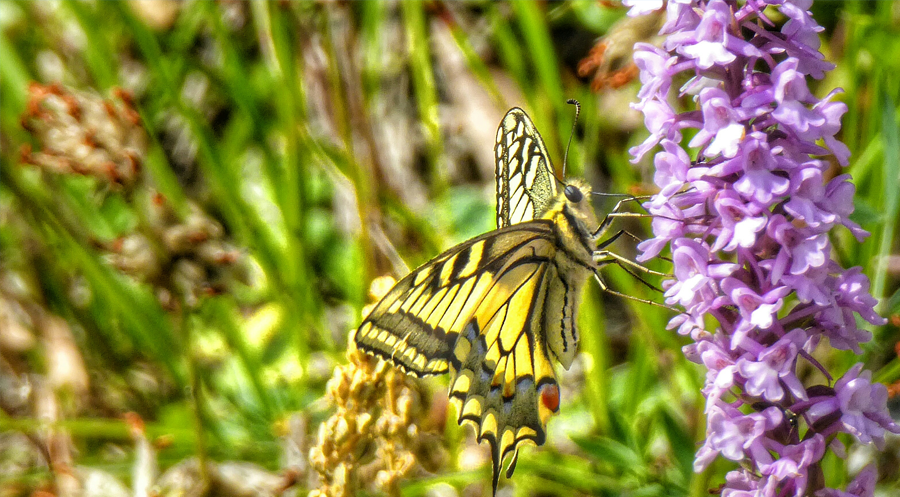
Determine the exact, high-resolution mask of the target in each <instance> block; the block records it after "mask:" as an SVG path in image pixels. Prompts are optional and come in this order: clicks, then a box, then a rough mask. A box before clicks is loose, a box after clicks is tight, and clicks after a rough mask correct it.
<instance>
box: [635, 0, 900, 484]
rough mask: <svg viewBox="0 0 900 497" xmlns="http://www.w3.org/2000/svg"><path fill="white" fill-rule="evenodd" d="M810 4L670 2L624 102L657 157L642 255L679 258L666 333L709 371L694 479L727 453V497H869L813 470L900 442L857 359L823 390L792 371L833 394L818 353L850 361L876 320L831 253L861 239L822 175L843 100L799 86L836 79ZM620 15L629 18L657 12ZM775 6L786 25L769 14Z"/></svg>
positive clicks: (844, 155) (835, 159)
mask: <svg viewBox="0 0 900 497" xmlns="http://www.w3.org/2000/svg"><path fill="white" fill-rule="evenodd" d="M811 3H812V1H811V0H747V1H746V2H741V3H739V2H737V1H736V0H669V1H668V2H667V3H666V16H667V19H666V23H665V24H664V26H663V28H662V30H661V32H660V34H662V35H666V36H667V38H666V40H665V41H664V42H663V47H662V48H658V47H653V46H651V45H648V44H637V45H635V51H636V53H635V56H634V59H635V62H636V64H637V66H638V68H639V69H640V72H641V74H640V78H641V83H642V88H641V90H640V92H639V93H638V98H639V99H640V101H639V102H637V103H635V104H633V106H634V108H635V109H638V110H640V111H641V112H643V114H644V120H645V123H646V125H647V128H648V129H649V130H650V136H649V137H648V138H647V139H646V140H645V141H644V142H643V143H642V144H640V145H639V146H637V147H635V148H633V149H632V150H631V154H632V156H633V161H634V162H637V161H639V160H641V158H642V157H643V156H644V155H645V154H647V153H649V152H651V151H656V150H658V145H661V146H662V150H661V151H659V152H657V153H656V155H655V157H654V161H653V162H654V164H655V166H656V174H655V175H654V181H655V182H656V184H657V186H659V188H660V193H659V194H657V195H656V196H655V197H654V198H653V199H652V200H651V201H650V202H648V203H647V204H646V207H647V208H648V210H649V211H650V212H651V213H652V214H654V215H655V218H654V220H653V233H654V236H655V237H654V238H652V239H650V240H647V241H645V242H643V243H641V245H640V249H641V250H642V251H643V254H642V255H641V256H640V257H639V260H647V259H650V258H652V257H655V256H657V255H658V254H659V253H660V252H661V251H662V250H663V249H664V248H665V247H666V246H669V247H670V248H671V252H672V260H673V265H674V271H673V273H674V279H673V280H672V281H667V282H665V283H664V284H663V288H665V289H666V292H665V298H666V302H667V303H668V304H670V305H675V306H680V307H681V308H683V309H684V312H683V313H682V314H680V315H678V316H676V317H675V318H673V319H672V320H671V321H670V322H669V325H668V328H669V329H677V331H678V333H680V334H682V335H689V336H690V337H691V338H692V339H693V340H694V343H692V344H691V345H687V346H685V347H684V349H683V350H684V353H685V355H686V357H687V358H688V359H689V360H691V361H694V362H696V363H699V364H702V365H704V366H705V367H706V368H707V371H708V372H707V375H706V385H705V386H704V388H703V394H704V395H705V396H706V399H707V405H706V412H707V415H708V419H707V438H706V441H705V443H704V444H703V446H702V447H701V448H700V450H699V451H698V452H697V458H696V461H695V464H694V467H695V469H696V470H698V471H701V470H703V469H705V468H706V467H707V466H708V465H709V464H711V463H712V462H713V461H714V460H715V459H716V458H718V457H719V456H721V457H723V458H725V459H727V460H730V461H735V462H739V463H740V464H741V465H742V469H741V470H737V471H732V472H730V473H728V475H727V476H726V480H725V484H724V486H723V487H722V488H721V494H722V495H723V496H725V497H749V496H751V495H752V496H761V495H763V496H779V497H781V496H789V495H795V496H806V495H817V496H822V497H828V496H833V497H846V496H856V497H862V496H863V495H865V496H870V495H872V492H873V489H874V481H875V474H874V469H866V470H864V471H863V472H862V473H860V475H859V476H858V477H857V479H856V480H854V481H853V483H851V484H850V486H849V487H847V490H846V491H839V490H836V489H828V488H823V487H822V485H823V483H822V482H821V480H822V479H821V478H819V477H818V476H817V475H819V474H821V472H822V469H821V468H820V467H819V465H820V461H821V460H822V458H823V457H824V455H825V452H826V450H828V449H829V448H831V450H837V449H839V446H838V445H839V444H836V443H835V442H836V439H835V438H834V437H835V435H836V434H837V433H839V432H843V433H849V434H850V435H852V436H853V437H855V438H856V439H857V440H858V441H859V442H861V443H874V444H875V445H876V446H878V447H880V446H881V445H882V444H883V443H884V437H885V434H886V433H887V432H893V433H900V426H898V425H897V424H896V423H894V421H893V420H892V419H891V418H890V417H889V416H888V412H887V407H886V401H887V390H886V389H885V387H884V385H881V384H876V383H872V379H871V378H872V377H871V373H870V372H868V371H864V370H863V369H862V365H861V364H859V365H857V366H854V367H853V368H852V369H851V370H850V371H848V372H847V373H846V374H845V375H844V376H843V377H841V378H840V379H839V380H837V381H836V382H835V383H834V385H833V386H829V385H805V384H804V383H803V382H802V381H801V380H800V378H799V377H798V376H797V368H798V364H800V363H803V362H806V363H808V364H811V365H812V366H813V367H815V368H816V369H818V370H819V371H821V372H822V373H823V374H824V375H825V377H826V378H828V379H829V381H830V378H831V376H830V375H829V373H828V372H827V371H826V370H825V367H824V366H823V365H821V364H819V363H818V362H816V360H815V359H814V358H813V352H814V351H815V349H816V348H817V347H818V346H819V345H820V344H822V343H828V344H830V346H831V347H833V348H836V349H843V350H852V351H854V352H856V353H860V352H861V349H860V344H861V343H864V342H866V341H868V340H869V339H871V332H869V331H868V330H865V329H861V328H859V326H858V325H857V321H858V320H859V318H861V320H859V322H862V320H865V321H867V322H868V323H871V324H872V325H882V324H884V322H885V320H884V319H883V318H881V317H880V316H879V315H878V314H877V313H876V312H875V310H874V308H875V305H876V303H877V301H876V300H875V298H873V297H872V296H871V295H870V294H869V280H868V278H867V277H866V276H865V275H864V274H863V273H862V270H861V269H860V268H851V269H844V268H842V267H840V265H839V264H838V263H837V262H835V261H834V260H832V258H831V254H832V247H831V242H830V238H829V235H830V233H831V232H832V230H835V229H840V228H839V227H840V226H843V227H844V228H846V229H848V230H850V232H851V233H852V234H853V235H854V236H855V237H856V239H857V240H859V241H862V240H863V239H864V238H865V237H866V236H867V235H868V234H867V233H866V232H865V231H863V230H862V228H860V226H859V225H857V224H856V223H854V222H853V221H851V220H850V215H851V214H852V212H853V195H854V193H855V188H854V186H853V184H852V183H851V182H850V177H849V175H839V176H837V177H835V178H833V179H830V180H829V178H830V177H831V176H832V174H831V173H830V169H831V167H832V163H836V164H839V165H841V166H846V165H847V163H848V158H849V155H850V152H849V150H848V149H847V147H846V146H845V145H844V144H843V143H841V142H840V141H839V140H838V139H837V138H836V136H837V135H838V133H840V130H841V122H840V121H841V116H843V114H844V113H845V112H847V106H846V105H844V104H843V103H840V102H834V101H832V99H833V97H834V96H835V95H836V94H837V93H839V90H834V91H832V92H831V93H829V94H828V95H827V96H825V98H823V99H819V98H817V97H816V96H815V95H813V93H812V92H811V91H810V87H809V84H808V83H809V78H814V79H822V78H823V77H824V76H825V73H826V72H827V71H829V70H831V69H832V68H833V65H832V64H830V63H828V62H825V58H824V56H823V55H822V54H821V53H820V52H819V45H820V42H819V38H818V33H819V32H821V31H822V28H821V27H820V26H819V25H818V24H817V23H816V22H815V20H814V19H813V17H812V14H811V13H810V12H809V8H810V5H811ZM626 5H629V6H630V7H631V11H630V12H629V15H639V14H641V13H644V12H647V11H649V10H659V9H661V8H662V4H661V3H659V2H641V1H638V0H626ZM775 11H778V13H780V16H777V18H778V19H785V20H786V21H782V23H781V25H780V26H779V25H778V24H777V23H776V22H773V20H772V19H776V17H774V16H773V17H769V16H768V14H774V13H775ZM684 81H687V82H686V83H682V82H684ZM675 82H677V84H674V85H673V83H675ZM678 85H681V87H680V88H681V89H680V92H681V93H680V95H678V96H680V97H693V98H692V99H690V98H683V99H682V103H683V104H687V105H688V106H689V108H688V109H686V110H685V111H684V112H679V110H678V109H679V108H680V107H678V105H676V104H675V103H674V102H675V101H676V100H675V99H674V98H672V97H673V95H671V93H672V91H673V88H678V87H679V86H678ZM684 130H688V131H687V132H685V131H684ZM690 130H693V131H690ZM682 133H686V134H687V136H692V138H691V139H690V140H689V142H688V140H685V139H683V137H682ZM822 144H824V146H823V145H822ZM829 156H830V159H829ZM690 157H697V160H696V161H691V160H690ZM710 318H712V319H710ZM713 320H715V321H717V322H718V326H717V327H716V328H715V329H707V326H708V323H711V322H713ZM823 337H824V338H827V341H823V340H822V338H823ZM835 376H837V375H835ZM836 448H837V449H836Z"/></svg>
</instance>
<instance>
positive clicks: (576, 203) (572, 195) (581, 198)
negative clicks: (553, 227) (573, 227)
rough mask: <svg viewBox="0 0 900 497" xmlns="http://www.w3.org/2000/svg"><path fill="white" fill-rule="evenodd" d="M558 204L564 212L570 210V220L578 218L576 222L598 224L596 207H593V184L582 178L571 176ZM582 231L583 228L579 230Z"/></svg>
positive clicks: (584, 224)
mask: <svg viewBox="0 0 900 497" xmlns="http://www.w3.org/2000/svg"><path fill="white" fill-rule="evenodd" d="M557 199H558V202H560V203H559V204H557V205H558V206H559V207H558V208H559V209H560V210H561V211H562V212H568V213H569V215H570V216H571V217H570V222H571V221H575V220H577V223H576V224H579V225H583V226H585V227H587V226H593V225H595V224H596V217H595V215H594V209H593V207H591V202H590V199H591V186H590V185H589V184H588V183H587V182H586V181H584V180H582V179H580V178H570V179H569V181H568V182H567V183H565V186H564V187H563V191H562V195H559V196H558V197H557ZM579 231H581V230H579Z"/></svg>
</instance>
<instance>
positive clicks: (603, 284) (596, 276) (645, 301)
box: [594, 271, 681, 312]
mask: <svg viewBox="0 0 900 497" xmlns="http://www.w3.org/2000/svg"><path fill="white" fill-rule="evenodd" d="M635 277H636V278H638V277H637V276H635ZM594 279H596V280H597V283H598V284H599V285H600V290H602V291H604V292H606V293H608V294H610V295H615V296H617V297H622V298H623V299H628V300H634V301H635V302H640V303H642V304H649V305H653V306H656V307H662V308H663V309H669V310H670V311H675V312H681V311H679V310H678V309H675V308H673V307H669V306H667V305H665V304H660V303H659V302H654V301H652V300H648V299H642V298H640V297H635V296H633V295H626V294H624V293H622V292H617V291H615V290H613V289H612V288H610V287H609V285H607V284H606V282H604V281H603V278H601V277H600V274H599V273H597V272H596V271H595V272H594ZM638 279H639V280H640V278H638Z"/></svg>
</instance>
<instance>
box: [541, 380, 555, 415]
mask: <svg viewBox="0 0 900 497" xmlns="http://www.w3.org/2000/svg"><path fill="white" fill-rule="evenodd" d="M541 402H542V403H543V404H544V407H546V408H547V409H550V410H551V411H553V412H557V411H559V387H558V386H556V385H544V386H542V387H541Z"/></svg>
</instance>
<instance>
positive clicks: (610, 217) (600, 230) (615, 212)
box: [594, 197, 652, 238]
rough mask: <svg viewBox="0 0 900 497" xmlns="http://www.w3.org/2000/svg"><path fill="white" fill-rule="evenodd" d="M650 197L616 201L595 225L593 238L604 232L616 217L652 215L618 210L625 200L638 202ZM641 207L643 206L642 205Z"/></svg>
mask: <svg viewBox="0 0 900 497" xmlns="http://www.w3.org/2000/svg"><path fill="white" fill-rule="evenodd" d="M649 198H650V197H629V198H625V199H622V200H619V201H618V202H616V205H615V206H614V207H613V209H612V210H611V211H610V212H609V213H608V214H607V215H606V217H604V218H603V221H602V222H601V223H600V226H598V227H597V230H596V231H594V238H598V237H600V236H602V235H603V233H606V230H608V229H609V225H610V224H612V222H613V220H614V219H616V218H617V217H652V216H651V215H650V214H649V213H641V212H620V211H621V209H622V207H623V206H624V205H625V204H626V203H627V202H639V201H641V200H647V199H649ZM638 205H641V204H638ZM642 208H643V206H642Z"/></svg>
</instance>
